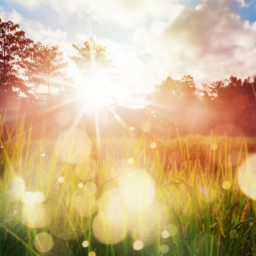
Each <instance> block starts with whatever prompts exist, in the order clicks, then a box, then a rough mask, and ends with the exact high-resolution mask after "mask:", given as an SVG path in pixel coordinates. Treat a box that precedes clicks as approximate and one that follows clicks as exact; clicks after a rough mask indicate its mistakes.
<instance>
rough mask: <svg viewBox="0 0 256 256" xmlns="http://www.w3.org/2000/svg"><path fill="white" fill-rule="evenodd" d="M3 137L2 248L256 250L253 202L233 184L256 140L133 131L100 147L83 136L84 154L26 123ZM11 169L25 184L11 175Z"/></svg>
mask: <svg viewBox="0 0 256 256" xmlns="http://www.w3.org/2000/svg"><path fill="white" fill-rule="evenodd" d="M3 129H4V124H2V126H1V130H0V134H2V131H3ZM13 132H14V131H13ZM9 135H10V136H8V137H7V138H4V140H2V141H1V142H0V146H1V149H0V177H1V180H0V187H1V190H0V220H1V221H0V222H1V224H0V233H1V234H0V255H26V256H27V255H47V256H48V255H90V256H93V255H95V254H93V253H92V252H95V253H96V255H108V256H110V255H111V256H112V255H117V256H119V255H145V256H146V255H152V256H156V255H170V256H171V255H188V256H194V255H206V256H218V255H220V256H224V255H232V256H234V255H256V247H255V243H256V241H255V234H256V226H255V222H256V216H255V209H256V203H255V201H253V200H252V199H251V198H253V197H251V198H249V197H247V196H246V195H245V194H244V192H243V191H242V190H241V189H240V187H239V186H238V181H239V179H241V176H240V177H239V175H238V174H239V172H240V169H241V168H240V166H241V163H242V162H244V161H249V162H250V159H251V154H253V152H254V149H256V143H255V142H256V141H255V140H256V139H255V138H242V137H239V138H238V137H237V138H227V137H216V136H214V135H213V134H212V136H210V137H203V136H188V137H186V138H180V137H179V136H178V134H177V138H176V139H174V140H169V139H167V140H164V139H161V138H149V137H147V136H146V134H143V136H142V137H141V138H140V139H136V140H134V139H133V136H132V132H131V133H130V138H128V139H127V138H125V137H124V138H123V139H122V140H118V139H114V138H113V139H102V140H101V141H100V148H99V147H98V146H97V145H98V142H97V141H96V140H95V139H92V140H87V139H88V138H87V139H86V140H84V141H87V142H88V143H89V146H90V147H89V149H90V150H89V151H88V154H86V157H84V156H85V154H84V152H86V150H87V147H84V146H83V144H82V143H81V141H80V140H75V139H74V137H72V139H71V137H70V138H68V140H65V139H63V137H60V138H57V139H56V141H45V140H44V138H43V133H42V138H41V140H40V141H31V131H30V133H29V135H28V136H27V137H26V138H25V136H24V123H23V121H22V122H21V123H20V124H17V129H16V131H15V136H14V138H12V136H11V135H12V132H10V133H9ZM63 141H64V142H63ZM151 143H155V145H156V147H155V148H154V145H152V144H151ZM152 147H153V148H152ZM79 148H80V151H79ZM129 163H130V164H129ZM133 170H136V171H133ZM140 170H143V172H140ZM130 173H132V174H133V175H134V176H132V178H131V177H130V176H129V175H130ZM136 175H142V176H141V177H142V178H141V177H140V176H138V177H137V176H136ZM15 177H20V178H21V179H22V180H23V181H24V183H25V190H24V189H23V187H22V186H21V185H20V184H19V182H20V181H19V180H16V181H15V182H14V183H13V184H11V183H10V182H11V180H12V179H13V178H15ZM133 177H135V178H133ZM136 177H137V178H136ZM140 178H141V179H142V180H143V182H142V183H138V182H137V179H140ZM85 179H87V180H85ZM130 180H131V181H132V182H133V184H132V186H131V189H130V188H129V187H127V186H126V182H129V181H130ZM147 181H149V184H152V183H153V184H154V189H155V194H154V201H153V202H151V201H150V194H152V193H151V192H152V188H151V187H150V186H149V187H147V184H146V183H147ZM92 182H93V183H92ZM150 182H151V183H150ZM80 183H82V184H83V188H79V186H80V185H79V184H80ZM94 184H95V185H96V187H97V190H96V193H95V194H94V192H95V185H94ZM120 184H121V188H120ZM246 184H247V183H246ZM248 184H249V183H248ZM250 184H251V183H250ZM122 186H123V187H122ZM126 188H127V189H128V191H126ZM15 189H16V190H15ZM120 189H121V190H120ZM29 191H30V192H36V191H40V192H42V193H43V195H44V199H43V202H41V203H38V201H37V203H36V204H35V203H34V204H32V205H26V204H25V203H24V201H25V202H26V198H25V200H22V195H23V194H24V192H29ZM92 191H94V192H92ZM120 191H122V192H120ZM88 193H89V194H88ZM127 193H128V194H127ZM93 194H94V195H93ZM27 195H28V194H27ZM30 195H31V194H30ZM120 195H121V197H120ZM117 198H119V199H120V198H121V199H122V200H123V198H124V201H125V202H126V203H123V201H122V202H119V201H118V200H119V199H118V200H117ZM127 198H128V199H127ZM27 200H28V202H29V200H32V199H31V197H30V198H29V196H28V198H27ZM33 200H36V199H33ZM37 200H38V198H37ZM116 200H117V203H116ZM131 200H132V201H131ZM148 201H150V204H149V203H147V202H148ZM136 203H138V204H136ZM109 205H110V206H111V207H112V206H113V208H111V207H110V208H108V207H109ZM120 205H121V206H120ZM141 206H143V207H141ZM120 207H121V209H124V211H121V213H120ZM133 207H135V208H136V207H138V208H139V209H140V210H138V209H137V208H136V209H135V210H136V211H135V210H134V209H133ZM109 209H112V210H111V211H110V215H109V214H108V215H104V214H105V212H107V211H108V210H109ZM106 216H108V217H109V218H110V222H108V221H106ZM111 218H112V219H111ZM42 232H47V233H48V234H49V236H47V235H45V233H43V234H42V235H39V234H40V233H42ZM119 240H120V242H117V243H114V242H116V241H119ZM84 241H86V242H84ZM141 242H142V243H141ZM112 243H114V244H112ZM83 245H84V246H85V245H86V246H87V245H88V246H87V247H83ZM47 246H48V248H47ZM136 246H138V249H139V247H140V246H141V248H140V250H135V249H134V247H136ZM51 247H52V248H51ZM49 248H51V250H49V251H47V250H48V249H49ZM46 251H47V252H46ZM89 253H90V254H89Z"/></svg>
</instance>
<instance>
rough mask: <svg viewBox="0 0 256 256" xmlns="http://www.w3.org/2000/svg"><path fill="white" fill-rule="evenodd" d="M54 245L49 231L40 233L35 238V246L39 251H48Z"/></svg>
mask: <svg viewBox="0 0 256 256" xmlns="http://www.w3.org/2000/svg"><path fill="white" fill-rule="evenodd" d="M53 245H54V242H53V239H52V237H51V235H50V234H48V233H47V232H41V233H39V234H38V235H37V236H36V237H35V239H34V246H35V248H36V249H37V250H38V251H39V252H43V253H45V252H48V251H50V250H51V249H52V247H53Z"/></svg>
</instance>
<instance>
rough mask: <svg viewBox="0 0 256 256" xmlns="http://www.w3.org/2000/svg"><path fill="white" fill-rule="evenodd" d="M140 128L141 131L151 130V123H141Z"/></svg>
mask: <svg viewBox="0 0 256 256" xmlns="http://www.w3.org/2000/svg"><path fill="white" fill-rule="evenodd" d="M140 128H141V130H142V131H143V132H150V131H151V124H150V123H143V124H142V125H141V126H140Z"/></svg>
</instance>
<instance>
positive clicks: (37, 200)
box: [22, 191, 44, 205]
mask: <svg viewBox="0 0 256 256" xmlns="http://www.w3.org/2000/svg"><path fill="white" fill-rule="evenodd" d="M22 200H23V202H24V203H25V204H26V205H31V204H41V203H42V202H43V201H44V194H43V193H42V192H40V191H36V192H35V193H33V192H31V191H28V192H26V193H25V194H24V195H23V197H22Z"/></svg>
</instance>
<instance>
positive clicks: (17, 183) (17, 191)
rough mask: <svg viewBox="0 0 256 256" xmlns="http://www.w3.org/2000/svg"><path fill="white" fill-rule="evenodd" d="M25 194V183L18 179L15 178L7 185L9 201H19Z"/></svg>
mask: <svg viewBox="0 0 256 256" xmlns="http://www.w3.org/2000/svg"><path fill="white" fill-rule="evenodd" d="M24 193H25V183H24V181H23V180H22V179H21V178H19V177H15V178H13V179H11V180H10V181H9V183H8V184H7V196H8V199H9V200H11V201H16V200H18V199H20V198H21V197H22V196H23V195H24Z"/></svg>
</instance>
